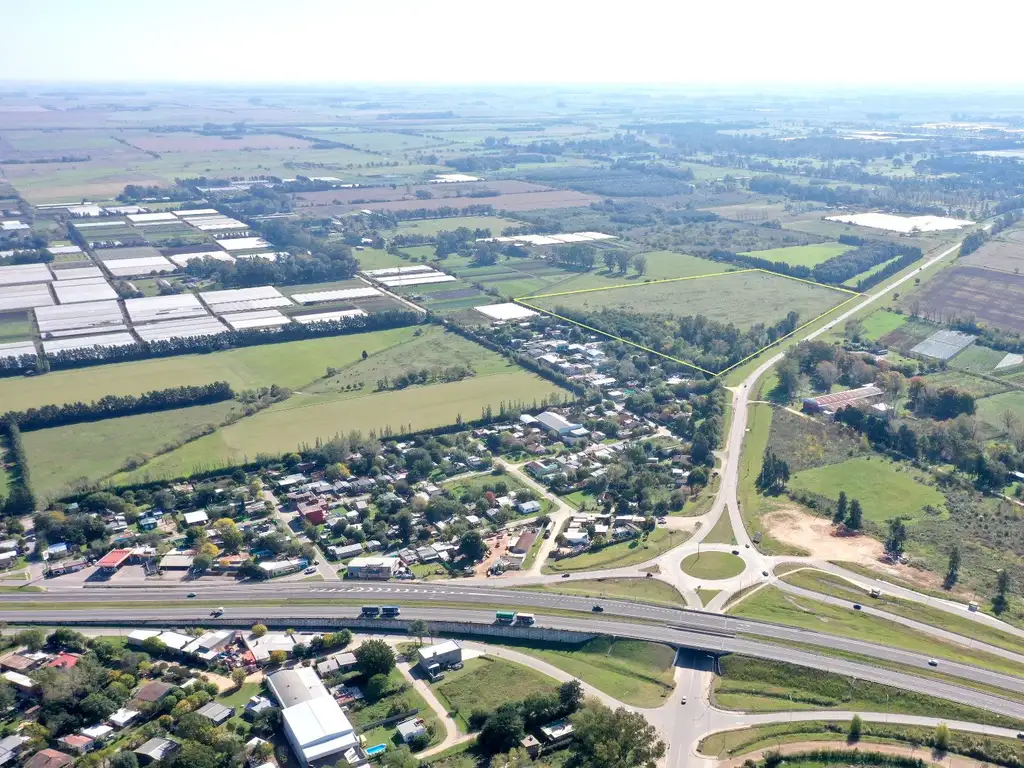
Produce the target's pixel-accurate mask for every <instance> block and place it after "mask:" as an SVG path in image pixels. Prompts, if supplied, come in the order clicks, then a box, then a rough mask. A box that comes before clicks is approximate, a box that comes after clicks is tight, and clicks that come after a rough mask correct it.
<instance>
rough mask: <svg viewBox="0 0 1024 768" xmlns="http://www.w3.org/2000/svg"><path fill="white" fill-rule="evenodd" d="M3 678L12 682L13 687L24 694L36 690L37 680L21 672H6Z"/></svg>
mask: <svg viewBox="0 0 1024 768" xmlns="http://www.w3.org/2000/svg"><path fill="white" fill-rule="evenodd" d="M2 677H3V679H4V680H6V681H7V682H8V683H10V685H11V687H12V688H14V689H15V690H17V691H19V692H20V693H23V694H32V693H35V692H36V687H37V685H36V681H35V680H33V679H32V678H31V677H27V676H26V675H23V674H21V672H4V673H3V675H2Z"/></svg>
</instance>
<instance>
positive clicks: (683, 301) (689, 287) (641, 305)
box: [523, 270, 849, 328]
mask: <svg viewBox="0 0 1024 768" xmlns="http://www.w3.org/2000/svg"><path fill="white" fill-rule="evenodd" d="M563 287H565V286H563ZM847 299H849V294H845V293H841V292H839V291H835V290H832V289H830V288H827V287H824V286H818V285H813V284H810V283H804V282H800V281H798V280H790V279H787V278H785V277H781V276H779V275H774V274H771V273H768V272H761V271H758V270H750V271H741V272H729V273H725V274H719V275H712V276H709V277H702V278H687V279H679V280H670V281H666V282H656V283H640V284H637V285H635V286H634V285H630V286H625V287H620V288H608V289H596V290H584V291H581V292H578V293H568V294H561V295H552V296H543V297H539V298H526V299H524V300H523V301H524V303H526V304H528V305H529V306H531V307H539V308H541V309H545V310H548V311H551V312H558V310H559V308H568V309H570V310H575V311H577V312H584V313H586V312H599V311H601V310H604V309H615V310H620V311H627V312H639V313H642V314H668V315H677V316H686V315H704V316H705V317H708V318H710V319H712V320H718V321H721V322H731V323H733V324H735V325H736V326H737V327H740V328H747V327H750V326H752V325H754V324H755V323H766V324H769V323H774V322H777V321H779V320H781V319H783V318H785V316H786V314H787V313H788V312H791V311H795V312H797V313H798V314H799V315H800V319H801V321H803V322H807V321H809V320H811V319H813V318H815V317H817V316H819V315H821V314H822V313H824V312H827V311H829V310H830V309H832V308H834V307H836V306H838V305H839V304H840V303H842V302H843V301H846V300H847Z"/></svg>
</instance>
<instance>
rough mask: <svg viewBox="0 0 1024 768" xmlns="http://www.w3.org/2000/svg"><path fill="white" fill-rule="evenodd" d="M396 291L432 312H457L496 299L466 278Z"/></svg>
mask: <svg viewBox="0 0 1024 768" xmlns="http://www.w3.org/2000/svg"><path fill="white" fill-rule="evenodd" d="M394 291H395V293H397V294H398V295H400V296H404V297H405V298H407V299H411V300H412V301H414V302H416V303H417V304H419V305H420V306H422V307H425V308H426V309H429V310H430V311H432V312H439V313H442V314H444V313H447V312H457V311H459V310H461V309H469V308H470V307H477V306H480V305H481V304H492V303H494V302H495V301H496V299H495V298H494V297H492V296H488V295H487V294H486V293H484V292H483V291H481V290H480V289H479V288H477V287H476V286H474V285H471V284H470V283H469V282H467V281H465V280H455V281H452V282H447V283H428V284H425V285H408V286H404V287H402V288H395V289H394Z"/></svg>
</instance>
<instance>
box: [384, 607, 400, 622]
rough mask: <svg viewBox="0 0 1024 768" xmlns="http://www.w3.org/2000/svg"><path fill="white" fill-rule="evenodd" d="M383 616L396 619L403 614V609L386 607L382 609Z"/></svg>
mask: <svg viewBox="0 0 1024 768" xmlns="http://www.w3.org/2000/svg"><path fill="white" fill-rule="evenodd" d="M380 612H381V614H382V615H383V616H385V617H387V618H392V619H393V618H394V617H395V616H398V615H400V614H401V613H402V609H401V608H400V607H399V606H397V605H385V606H384V607H382V608H381V609H380Z"/></svg>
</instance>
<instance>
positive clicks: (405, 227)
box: [398, 216, 523, 237]
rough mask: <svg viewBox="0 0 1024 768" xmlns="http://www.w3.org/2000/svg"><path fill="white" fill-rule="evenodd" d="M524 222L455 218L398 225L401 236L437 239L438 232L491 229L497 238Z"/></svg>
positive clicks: (420, 220)
mask: <svg viewBox="0 0 1024 768" xmlns="http://www.w3.org/2000/svg"><path fill="white" fill-rule="evenodd" d="M521 226H523V222H521V221H513V220H512V219H503V218H501V217H500V216H455V217H453V218H450V219H415V220H411V221H410V220H405V221H403V222H401V223H400V224H399V225H398V234H400V235H422V236H423V237H436V236H437V233H438V232H454V231H455V230H456V229H458V228H459V227H466V228H468V229H473V230H476V229H489V230H491V236H492V237H497V236H498V235H500V234H501V232H502V230H504V229H507V228H508V227H521Z"/></svg>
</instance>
